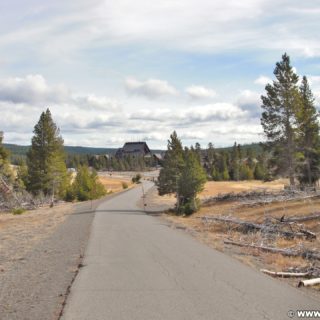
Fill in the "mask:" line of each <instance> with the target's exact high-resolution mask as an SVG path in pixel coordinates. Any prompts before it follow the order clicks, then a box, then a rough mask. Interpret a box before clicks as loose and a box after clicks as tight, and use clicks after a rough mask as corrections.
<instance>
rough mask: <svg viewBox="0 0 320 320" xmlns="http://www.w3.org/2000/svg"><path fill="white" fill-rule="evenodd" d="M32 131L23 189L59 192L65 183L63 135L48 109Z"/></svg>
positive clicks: (47, 193) (52, 193) (65, 186)
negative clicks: (26, 181)
mask: <svg viewBox="0 0 320 320" xmlns="http://www.w3.org/2000/svg"><path fill="white" fill-rule="evenodd" d="M33 132H34V136H33V138H32V144H31V148H30V150H29V151H28V154H27V165H28V184H27V189H28V190H29V191H31V192H32V193H34V194H37V193H39V192H43V193H44V194H45V195H52V197H54V195H55V194H58V195H59V196H63V195H64V193H65V191H66V188H67V184H68V175H67V168H66V165H65V154H64V149H63V139H62V137H61V135H60V131H59V129H58V128H57V126H56V124H55V123H54V122H53V120H52V116H51V113H50V110H49V109H47V110H46V112H43V113H42V114H41V116H40V120H39V122H38V123H37V124H36V126H35V127H34V131H33Z"/></svg>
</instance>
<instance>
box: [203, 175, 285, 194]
mask: <svg viewBox="0 0 320 320" xmlns="http://www.w3.org/2000/svg"><path fill="white" fill-rule="evenodd" d="M286 184H287V180H285V179H281V180H275V181H271V182H263V181H258V180H250V181H238V182H236V181H208V182H207V183H206V184H205V186H204V190H203V191H202V192H201V193H200V198H207V197H213V196H217V195H218V194H224V193H231V192H234V193H239V192H243V191H257V190H259V189H260V190H272V191H274V190H275V191H276V190H283V188H284V186H285V185H286Z"/></svg>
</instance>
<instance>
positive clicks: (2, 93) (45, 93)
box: [0, 75, 70, 104]
mask: <svg viewBox="0 0 320 320" xmlns="http://www.w3.org/2000/svg"><path fill="white" fill-rule="evenodd" d="M69 97H70V92H69V91H68V89H67V88H66V87H65V86H64V85H56V86H48V84H47V82H46V80H45V79H44V77H43V76H41V75H27V76H26V77H25V78H8V79H2V80H0V100H2V101H10V102H14V103H32V104H39V103H42V104H43V103H52V102H55V103H59V102H65V101H68V99H69Z"/></svg>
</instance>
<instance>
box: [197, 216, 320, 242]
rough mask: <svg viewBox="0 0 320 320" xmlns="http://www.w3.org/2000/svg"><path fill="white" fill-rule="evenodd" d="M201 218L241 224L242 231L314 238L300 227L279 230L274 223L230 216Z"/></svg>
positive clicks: (312, 234)
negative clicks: (294, 229) (298, 228)
mask: <svg viewBox="0 0 320 320" xmlns="http://www.w3.org/2000/svg"><path fill="white" fill-rule="evenodd" d="M201 219H202V220H203V221H205V222H208V221H209V220H211V221H219V222H224V223H230V224H234V225H238V226H241V227H242V228H243V231H244V232H246V233H247V232H250V231H261V232H263V233H275V234H278V235H280V236H283V237H285V238H290V239H292V238H295V237H296V238H303V237H305V238H307V239H316V234H315V233H313V232H311V231H308V230H305V229H300V230H299V231H297V232H294V231H286V230H280V229H279V225H274V224H257V223H253V222H249V221H243V220H239V219H235V218H230V217H215V216H204V217H201Z"/></svg>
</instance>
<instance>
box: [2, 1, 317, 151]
mask: <svg viewBox="0 0 320 320" xmlns="http://www.w3.org/2000/svg"><path fill="white" fill-rule="evenodd" d="M319 17H320V0H304V1H301V0H299V1H296V0H241V1H239V0H161V1H147V0H135V1H130V0H77V1H71V0H55V1H42V0H10V1H9V0H1V2H0V18H1V19H0V112H1V113H0V114H1V117H0V131H1V130H2V131H4V133H5V142H7V143H17V144H29V143H30V138H31V136H32V130H33V127H34V125H35V123H36V122H37V121H38V119H39V116H40V113H41V112H42V111H43V110H45V108H47V107H50V110H51V111H52V114H53V117H54V120H55V121H56V123H57V124H58V126H59V127H60V129H61V133H62V135H63V138H64V140H65V143H66V144H68V145H82V146H99V147H118V146H120V145H122V143H123V142H125V141H127V140H129V141H133V140H146V141H147V142H148V144H149V145H150V146H151V147H152V148H165V146H166V140H167V138H168V136H169V135H170V133H171V132H172V131H173V130H174V129H176V130H177V132H178V135H179V136H180V137H181V138H182V140H183V142H184V143H185V144H188V145H190V144H194V143H195V142H196V141H198V142H200V143H201V144H202V145H206V144H207V143H208V142H209V141H211V142H213V144H214V145H215V146H227V145H231V144H232V143H233V142H234V141H237V142H239V143H242V144H243V143H250V142H255V141H261V140H262V139H263V136H262V135H261V126H260V120H259V117H260V113H261V110H260V95H261V94H263V93H264V86H265V84H266V83H268V82H270V81H271V79H272V78H273V69H274V65H275V63H276V62H277V61H279V60H280V59H281V55H282V54H283V53H284V52H287V53H288V54H289V55H290V57H291V60H292V64H293V65H294V67H295V68H296V69H297V72H298V74H300V75H307V76H308V77H309V79H310V80H311V84H312V89H313V92H314V94H315V96H316V98H317V104H319V102H320V37H319V30H320V19H319Z"/></svg>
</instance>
